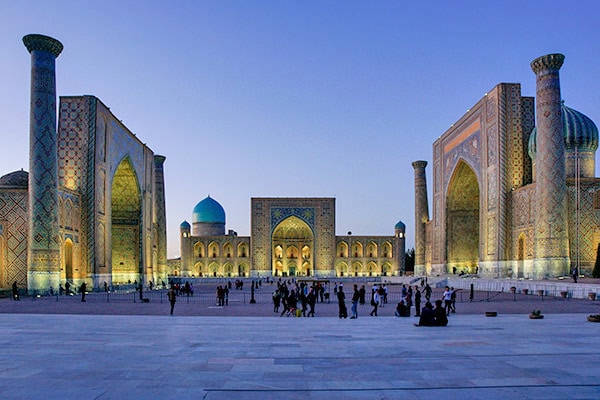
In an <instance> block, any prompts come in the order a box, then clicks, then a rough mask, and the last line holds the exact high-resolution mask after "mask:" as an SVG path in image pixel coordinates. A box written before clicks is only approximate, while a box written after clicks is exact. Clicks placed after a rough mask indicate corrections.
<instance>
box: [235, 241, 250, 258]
mask: <svg viewBox="0 0 600 400" xmlns="http://www.w3.org/2000/svg"><path fill="white" fill-rule="evenodd" d="M248 254H249V252H248V245H247V244H246V243H239V244H238V246H237V256H238V257H242V258H243V257H248Z"/></svg>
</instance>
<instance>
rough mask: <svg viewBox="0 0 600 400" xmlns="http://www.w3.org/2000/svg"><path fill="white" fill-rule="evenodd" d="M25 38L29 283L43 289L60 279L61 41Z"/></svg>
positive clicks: (56, 286) (47, 38) (29, 285)
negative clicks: (58, 101)
mask: <svg viewBox="0 0 600 400" xmlns="http://www.w3.org/2000/svg"><path fill="white" fill-rule="evenodd" d="M23 43H24V44H25V47H26V48H27V50H28V51H29V53H31V99H30V101H31V103H30V114H29V115H30V117H29V121H30V122H29V232H28V239H27V289H28V290H29V291H45V290H48V288H49V287H50V286H52V287H54V288H55V289H56V288H58V286H59V284H60V237H59V230H58V161H57V157H58V154H57V135H56V72H55V64H56V57H58V55H59V54H60V53H61V51H62V50H63V45H62V44H61V43H60V42H59V41H58V40H56V39H53V38H51V37H48V36H44V35H35V34H34V35H27V36H25V37H23Z"/></svg>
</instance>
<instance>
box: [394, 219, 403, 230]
mask: <svg viewBox="0 0 600 400" xmlns="http://www.w3.org/2000/svg"><path fill="white" fill-rule="evenodd" d="M394 229H397V230H398V229H406V225H404V222H402V221H398V223H397V224H396V226H394Z"/></svg>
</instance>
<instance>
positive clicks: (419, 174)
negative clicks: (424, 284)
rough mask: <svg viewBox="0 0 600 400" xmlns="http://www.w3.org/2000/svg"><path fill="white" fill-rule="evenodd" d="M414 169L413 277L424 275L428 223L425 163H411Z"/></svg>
mask: <svg viewBox="0 0 600 400" xmlns="http://www.w3.org/2000/svg"><path fill="white" fill-rule="evenodd" d="M412 166H413V168H414V169H415V275H416V276H418V275H425V274H427V270H426V268H425V224H426V223H427V222H428V221H429V204H428V201H427V178H426V175H425V167H427V161H415V162H413V163H412Z"/></svg>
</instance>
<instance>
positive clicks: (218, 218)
mask: <svg viewBox="0 0 600 400" xmlns="http://www.w3.org/2000/svg"><path fill="white" fill-rule="evenodd" d="M196 222H208V223H212V224H224V223H225V210H224V209H223V207H221V205H220V204H219V203H218V202H217V201H215V200H213V199H212V198H211V197H210V196H208V197H207V198H205V199H204V200H202V201H201V202H200V203H198V204H196V207H194V211H193V216H192V223H196Z"/></svg>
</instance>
